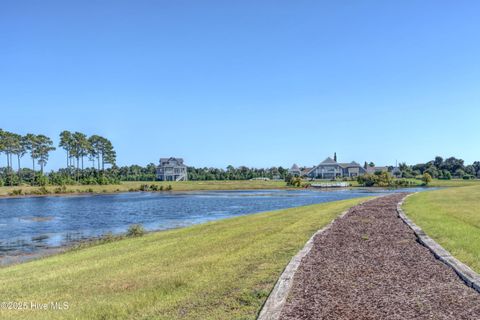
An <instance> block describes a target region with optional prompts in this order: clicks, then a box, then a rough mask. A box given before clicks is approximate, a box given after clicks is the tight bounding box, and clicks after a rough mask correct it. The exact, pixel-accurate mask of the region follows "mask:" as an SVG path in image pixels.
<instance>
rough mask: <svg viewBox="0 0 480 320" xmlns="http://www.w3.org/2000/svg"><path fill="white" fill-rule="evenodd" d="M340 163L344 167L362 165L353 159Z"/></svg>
mask: <svg viewBox="0 0 480 320" xmlns="http://www.w3.org/2000/svg"><path fill="white" fill-rule="evenodd" d="M339 165H340V167H342V168H351V167H360V164H358V163H357V162H355V161H352V162H350V163H339Z"/></svg>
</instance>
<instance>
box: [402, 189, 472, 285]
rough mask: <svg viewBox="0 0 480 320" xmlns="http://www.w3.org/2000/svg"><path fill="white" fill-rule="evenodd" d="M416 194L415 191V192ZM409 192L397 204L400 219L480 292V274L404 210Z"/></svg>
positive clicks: (422, 241) (441, 259)
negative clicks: (443, 245)
mask: <svg viewBox="0 0 480 320" xmlns="http://www.w3.org/2000/svg"><path fill="white" fill-rule="evenodd" d="M413 194H415V193H413ZM413 194H409V195H407V196H405V197H404V198H403V199H402V200H401V201H400V202H399V203H398V204H397V212H398V216H399V217H400V219H402V220H403V222H405V224H407V225H408V226H409V227H410V228H411V229H412V230H413V232H414V233H415V235H416V236H417V238H418V241H419V242H420V243H421V244H422V245H424V246H425V247H427V248H428V249H429V250H430V251H431V252H432V253H433V255H434V256H435V257H436V258H437V259H438V260H440V261H442V262H443V263H445V264H446V265H447V266H449V267H451V268H452V269H453V270H455V272H456V273H457V274H458V276H459V277H460V278H461V279H462V280H463V281H464V282H465V283H466V284H467V285H468V286H469V287H472V288H473V289H475V290H476V291H477V292H479V293H480V275H479V274H478V273H476V272H475V271H473V270H472V269H470V268H469V267H468V266H467V265H465V264H463V263H462V262H460V261H459V260H457V259H456V258H455V257H453V256H452V255H451V254H450V252H448V251H447V250H445V249H444V248H443V247H442V246H441V245H439V244H438V243H437V242H435V241H434V240H433V239H432V238H430V237H429V236H427V235H426V234H425V232H424V231H423V230H422V229H421V228H420V227H419V226H417V225H416V224H415V223H413V221H412V220H410V218H408V217H407V216H406V214H405V212H404V211H403V210H402V205H403V203H404V202H405V199H407V197H409V196H411V195H413Z"/></svg>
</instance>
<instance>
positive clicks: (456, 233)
mask: <svg viewBox="0 0 480 320" xmlns="http://www.w3.org/2000/svg"><path fill="white" fill-rule="evenodd" d="M404 209H405V212H406V213H407V215H408V216H409V217H411V218H412V219H413V221H414V222H415V223H416V224H417V225H418V226H420V227H421V228H422V229H423V230H424V231H425V232H426V233H427V234H428V235H429V236H430V237H432V238H433V239H434V240H435V241H437V242H438V243H439V244H440V245H442V246H443V247H444V248H445V249H446V250H448V251H450V253H451V254H452V255H453V256H455V257H456V258H457V259H459V260H460V261H462V262H463V263H465V264H467V265H468V266H470V267H471V268H472V269H474V270H475V271H476V272H480V186H473V187H461V188H451V189H444V190H437V191H429V192H421V193H418V194H415V195H413V196H411V197H409V198H408V199H407V201H406V203H405V204H404Z"/></svg>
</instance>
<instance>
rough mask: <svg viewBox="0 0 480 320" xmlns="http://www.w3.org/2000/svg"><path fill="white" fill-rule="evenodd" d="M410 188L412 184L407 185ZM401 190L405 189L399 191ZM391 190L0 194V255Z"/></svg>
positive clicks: (30, 252) (3, 256) (25, 252)
mask: <svg viewBox="0 0 480 320" xmlns="http://www.w3.org/2000/svg"><path fill="white" fill-rule="evenodd" d="M409 190H412V189H409ZM402 191H405V189H404V190H402ZM388 192H395V191H392V190H378V189H377V190H374V191H372V190H371V189H370V190H361V189H354V190H331V191H319V190H318V191H317V190H298V191H297V190H295V191H287V190H260V191H258V190H255V191H205V192H185V193H148V192H140V193H138V192H136V193H119V194H113V195H85V196H71V197H37V198H17V199H0V260H1V259H3V260H4V261H3V263H5V261H7V260H8V258H9V257H12V256H19V255H21V256H24V255H35V254H38V253H39V252H42V250H46V249H48V248H52V247H59V246H63V245H68V244H69V243H73V242H75V241H79V240H84V239H89V238H92V237H96V236H100V235H102V234H105V233H107V232H113V233H114V234H115V233H122V232H125V231H126V230H127V228H128V226H129V225H131V224H134V223H140V224H143V226H144V227H145V228H146V229H147V230H162V229H170V228H177V227H183V226H188V225H192V224H196V223H201V222H206V221H211V220H217V219H222V218H227V217H233V216H240V215H245V214H251V213H256V212H261V211H269V210H275V209H282V208H291V207H297V206H303V205H309V204H315V203H322V202H329V201H336V200H343V199H350V198H356V197H363V196H369V195H379V194H384V193H388ZM0 263H2V262H1V261H0Z"/></svg>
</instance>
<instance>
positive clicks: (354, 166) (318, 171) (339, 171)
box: [307, 157, 366, 179]
mask: <svg viewBox="0 0 480 320" xmlns="http://www.w3.org/2000/svg"><path fill="white" fill-rule="evenodd" d="M365 173H366V170H365V169H364V168H363V167H362V166H361V165H360V164H358V163H356V162H355V161H352V162H350V163H338V162H337V161H335V160H333V159H332V158H330V157H328V158H327V159H325V160H324V161H323V162H321V163H320V164H319V165H318V166H316V167H313V169H311V170H310V171H309V172H308V173H307V176H308V177H309V178H312V179H335V178H343V177H349V178H353V177H358V176H360V175H363V174H365Z"/></svg>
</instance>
